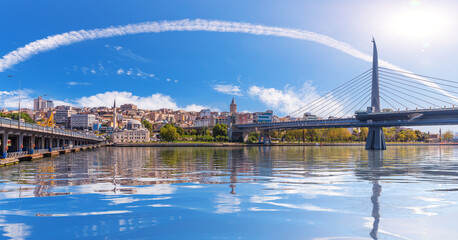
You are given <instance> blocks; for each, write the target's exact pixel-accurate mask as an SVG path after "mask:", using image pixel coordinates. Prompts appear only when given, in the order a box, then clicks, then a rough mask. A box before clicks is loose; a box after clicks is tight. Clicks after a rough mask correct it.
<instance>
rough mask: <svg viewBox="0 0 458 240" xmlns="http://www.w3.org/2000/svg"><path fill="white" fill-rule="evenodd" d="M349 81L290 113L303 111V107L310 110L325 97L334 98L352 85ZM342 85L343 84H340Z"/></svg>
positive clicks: (366, 78)
mask: <svg viewBox="0 0 458 240" xmlns="http://www.w3.org/2000/svg"><path fill="white" fill-rule="evenodd" d="M366 72H367V71H366ZM369 76H370V75H369V74H366V75H365V76H364V77H363V79H361V78H360V79H359V80H356V82H354V83H353V84H361V82H363V81H367V80H368V77H369ZM349 83H350V82H347V85H346V86H345V87H344V88H341V89H339V90H338V91H335V92H329V93H327V94H326V95H324V96H322V97H319V98H317V99H315V100H314V101H312V103H311V104H309V105H304V106H302V107H301V108H299V109H297V110H295V111H293V112H292V113H291V115H293V114H294V115H295V114H298V113H300V112H302V111H305V109H308V111H311V110H310V109H315V108H316V107H317V106H320V105H319V103H322V102H323V101H324V100H327V99H328V98H330V97H334V98H335V97H337V96H339V95H340V94H343V93H344V91H345V90H346V89H347V88H348V87H350V86H352V85H350V84H349ZM342 86H343V85H342Z"/></svg>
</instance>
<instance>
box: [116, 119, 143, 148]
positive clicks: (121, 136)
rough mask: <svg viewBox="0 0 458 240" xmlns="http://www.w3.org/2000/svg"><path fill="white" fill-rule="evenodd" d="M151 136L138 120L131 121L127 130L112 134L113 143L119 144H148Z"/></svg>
mask: <svg viewBox="0 0 458 240" xmlns="http://www.w3.org/2000/svg"><path fill="white" fill-rule="evenodd" d="M149 140H150V134H149V131H148V129H146V128H145V127H144V126H143V124H142V123H141V122H140V121H138V120H133V119H132V120H130V121H129V122H127V124H126V128H125V129H123V130H121V131H118V132H114V133H112V134H111V141H112V142H114V143H118V142H148V141H149Z"/></svg>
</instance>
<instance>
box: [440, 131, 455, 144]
mask: <svg viewBox="0 0 458 240" xmlns="http://www.w3.org/2000/svg"><path fill="white" fill-rule="evenodd" d="M442 138H443V139H444V140H445V141H447V142H449V141H451V140H452V138H453V132H452V131H450V130H448V131H447V132H445V133H444V134H443V135H442Z"/></svg>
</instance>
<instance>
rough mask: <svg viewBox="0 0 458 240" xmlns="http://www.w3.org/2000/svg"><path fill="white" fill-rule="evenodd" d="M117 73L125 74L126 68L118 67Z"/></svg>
mask: <svg viewBox="0 0 458 240" xmlns="http://www.w3.org/2000/svg"><path fill="white" fill-rule="evenodd" d="M116 73H117V74H118V75H121V74H124V70H123V69H122V68H120V69H118V71H116Z"/></svg>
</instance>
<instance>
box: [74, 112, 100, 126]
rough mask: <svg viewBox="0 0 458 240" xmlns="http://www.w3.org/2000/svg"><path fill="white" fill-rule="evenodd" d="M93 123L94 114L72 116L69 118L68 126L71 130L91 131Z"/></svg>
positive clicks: (94, 120) (94, 119)
mask: <svg viewBox="0 0 458 240" xmlns="http://www.w3.org/2000/svg"><path fill="white" fill-rule="evenodd" d="M94 122H96V118H95V115H94V114H73V115H72V116H71V117H70V125H71V128H72V129H81V130H83V129H88V130H92V127H93V124H94Z"/></svg>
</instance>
